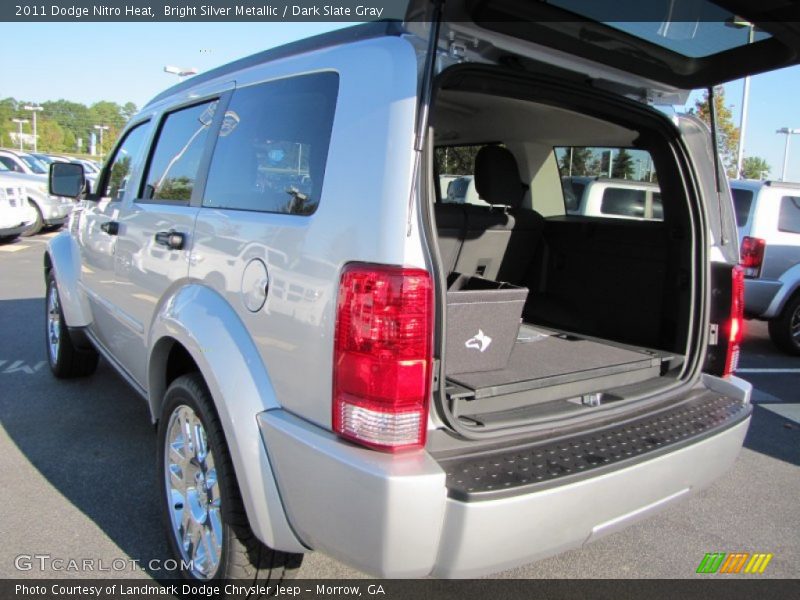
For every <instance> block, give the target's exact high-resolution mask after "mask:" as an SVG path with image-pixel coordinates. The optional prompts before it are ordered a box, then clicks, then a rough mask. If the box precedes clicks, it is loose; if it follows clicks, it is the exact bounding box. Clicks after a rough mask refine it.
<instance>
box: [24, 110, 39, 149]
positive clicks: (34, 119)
mask: <svg viewBox="0 0 800 600" xmlns="http://www.w3.org/2000/svg"><path fill="white" fill-rule="evenodd" d="M22 108H24V109H25V110H29V111H31V112H32V113H33V151H34V152H38V151H39V146H38V144H37V141H38V139H39V136H38V134H37V133H36V113H37V112H41V111H43V110H44V108H42V107H41V106H35V105H31V104H26V105H25V106H23V107H22Z"/></svg>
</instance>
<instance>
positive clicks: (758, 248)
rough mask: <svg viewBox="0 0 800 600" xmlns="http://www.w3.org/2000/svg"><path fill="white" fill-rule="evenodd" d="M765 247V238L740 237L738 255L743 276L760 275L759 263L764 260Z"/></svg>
mask: <svg viewBox="0 0 800 600" xmlns="http://www.w3.org/2000/svg"><path fill="white" fill-rule="evenodd" d="M766 247H767V241H766V240H762V239H760V238H754V237H744V238H742V249H741V252H740V256H741V265H742V267H744V275H745V277H758V276H759V275H761V264H762V263H763V262H764V249H765V248H766Z"/></svg>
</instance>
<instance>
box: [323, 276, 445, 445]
mask: <svg viewBox="0 0 800 600" xmlns="http://www.w3.org/2000/svg"><path fill="white" fill-rule="evenodd" d="M432 337H433V286H432V283H431V278H430V275H429V274H428V273H427V271H423V270H421V269H412V268H405V267H392V266H385V265H372V264H361V263H352V264H349V265H347V266H346V267H345V268H344V270H343V271H342V278H341V283H340V285H339V299H338V306H337V309H336V336H335V340H334V356H333V359H334V363H333V430H334V431H335V432H336V433H338V434H339V435H341V436H342V437H345V438H347V439H350V440H353V441H354V442H357V443H359V444H362V445H365V446H369V447H371V448H376V449H380V450H385V451H389V452H395V451H398V450H406V449H412V448H421V447H423V446H424V445H425V432H426V429H427V421H428V397H429V395H430V385H431V383H430V382H431V368H432V360H433V357H432V348H433V339H432Z"/></svg>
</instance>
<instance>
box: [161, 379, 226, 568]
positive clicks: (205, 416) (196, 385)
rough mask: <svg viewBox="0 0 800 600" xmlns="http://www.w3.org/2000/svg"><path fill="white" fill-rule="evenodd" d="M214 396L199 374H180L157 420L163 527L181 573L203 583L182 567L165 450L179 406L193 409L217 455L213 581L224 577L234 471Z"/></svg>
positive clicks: (168, 393)
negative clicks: (217, 540)
mask: <svg viewBox="0 0 800 600" xmlns="http://www.w3.org/2000/svg"><path fill="white" fill-rule="evenodd" d="M198 391H200V392H201V393H202V394H203V395H204V396H205V397H204V398H202V397H201V398H198V397H197V396H198V394H197V392H198ZM210 402H211V396H210V394H209V393H208V391H207V389H206V386H205V383H204V382H203V380H202V378H201V377H200V376H199V375H198V374H191V375H183V376H181V377H178V378H177V379H176V380H175V381H173V382H172V384H171V385H170V386H169V388H168V389H167V392H166V394H165V395H164V404H163V406H162V410H161V417H160V419H159V422H158V444H157V447H158V452H157V456H156V461H157V465H156V472H157V473H158V493H159V495H160V501H159V504H160V506H161V516H162V520H163V522H164V527H165V531H166V535H167V544H168V545H169V548H170V552H171V553H172V555H173V558H175V560H176V561H178V566H179V568H180V573H181V575H182V576H183V577H184V578H185V579H188V580H191V581H196V582H202V581H205V580H202V579H198V578H197V577H195V576H194V575H193V574H192V573H191V572H190V571H189V570H187V569H183V568H182V567H181V561H182V559H183V555H182V553H181V550H180V548H179V547H178V541H177V540H176V539H175V535H174V533H173V526H172V515H171V514H170V507H169V506H168V501H167V484H166V472H165V465H164V457H165V452H166V450H167V435H168V433H169V432H168V426H169V421H170V417H171V416H172V414H173V412H174V411H175V410H176V409H177V408H178V407H180V406H184V405H185V406H187V407H189V408H191V409H192V410H193V411H194V413H195V414H196V415H197V418H198V419H200V422H201V423H202V425H203V428H204V429H205V431H206V440H207V442H208V447H209V450H210V451H211V452H212V453H213V455H214V465H215V468H216V470H217V485H218V487H219V492H220V503H221V504H220V515H221V518H222V553H221V554H220V562H219V567H218V568H217V572H216V573H215V574H214V576H213V577H212V578H210V580H217V579H224V578H225V577H226V574H227V570H228V569H227V566H228V565H227V562H228V557H229V556H230V544H231V538H232V535H233V532H232V531H231V528H230V526H229V525H228V518H227V510H228V509H229V507H230V502H231V500H230V498H229V497H228V494H227V487H228V486H227V484H228V477H231V476H232V473H229V472H228V465H227V464H226V461H225V460H222V459H221V445H224V444H225V441H224V440H220V439H219V436H218V435H217V431H216V425H217V424H218V418H217V416H216V414H215V413H214V412H213V408H211V406H210Z"/></svg>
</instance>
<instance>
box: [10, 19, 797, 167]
mask: <svg viewBox="0 0 800 600" xmlns="http://www.w3.org/2000/svg"><path fill="white" fill-rule="evenodd" d="M347 25H350V24H349V23H290V22H288V23H186V22H180V23H147V24H145V23H13V24H12V23H0V50H2V53H3V56H5V57H6V59H5V60H4V61H3V68H2V77H0V97H2V98H5V97H8V96H12V97H14V98H17V99H19V100H25V101H30V102H45V101H47V100H58V99H61V98H63V99H66V100H71V101H74V102H83V103H85V104H91V103H94V102H97V101H99V100H111V101H113V102H118V103H120V104H124V103H125V102H129V101H130V102H133V103H135V104H136V105H137V106H140V107H141V106H142V105H144V104H145V103H146V102H147V101H148V100H149V99H150V98H152V97H153V96H155V95H156V94H157V93H159V92H161V91H163V90H164V89H166V88H167V87H169V86H170V85H173V84H174V83H176V82H177V77H176V76H175V75H170V74H168V73H164V71H163V68H164V66H165V65H174V66H179V67H195V68H197V69H198V70H199V71H206V70H209V69H211V68H213V67H216V66H219V65H222V64H225V63H228V62H230V61H232V60H235V59H237V58H241V57H243V56H247V55H249V54H253V53H255V52H259V51H261V50H266V49H268V48H272V47H275V46H279V45H281V44H285V43H288V42H291V41H294V40H298V39H302V38H304V37H308V36H311V35H316V34H319V33H324V32H326V31H330V30H333V29H338V28H341V27H345V26H347ZM694 97H696V96H693V98H694ZM725 97H726V104H728V105H729V106H731V107H732V109H733V115H734V119H735V122H736V124H737V125H738V124H739V119H740V114H741V113H740V110H741V102H742V82H741V81H736V82H731V83H730V84H727V85H726V86H725ZM798 98H800V67H792V68H790V69H783V70H780V71H775V72H772V73H767V74H762V75H756V76H754V77H752V78H751V83H750V107H749V110H748V124H747V132H746V136H745V156H760V157H762V158H764V159H766V160H767V162H768V163H769V165H770V166H771V167H772V171H771V177H773V178H775V179H777V178H779V177H780V176H781V170H782V166H783V156H784V147H785V142H786V136H784V135H778V134H776V133H775V131H776V130H777V129H780V128H781V127H790V128H800V102H798ZM786 178H787V179H788V180H791V181H800V136H793V137H792V140H791V141H790V149H789V164H788V169H787V177H786Z"/></svg>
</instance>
